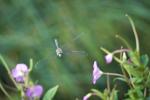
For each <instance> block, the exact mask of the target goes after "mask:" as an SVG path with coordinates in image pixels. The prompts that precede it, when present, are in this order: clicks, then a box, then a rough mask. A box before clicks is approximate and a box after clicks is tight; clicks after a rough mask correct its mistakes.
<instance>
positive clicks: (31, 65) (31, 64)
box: [29, 58, 33, 71]
mask: <svg viewBox="0 0 150 100" xmlns="http://www.w3.org/2000/svg"><path fill="white" fill-rule="evenodd" d="M29 66H30V68H29V71H32V69H33V59H32V58H30V61H29Z"/></svg>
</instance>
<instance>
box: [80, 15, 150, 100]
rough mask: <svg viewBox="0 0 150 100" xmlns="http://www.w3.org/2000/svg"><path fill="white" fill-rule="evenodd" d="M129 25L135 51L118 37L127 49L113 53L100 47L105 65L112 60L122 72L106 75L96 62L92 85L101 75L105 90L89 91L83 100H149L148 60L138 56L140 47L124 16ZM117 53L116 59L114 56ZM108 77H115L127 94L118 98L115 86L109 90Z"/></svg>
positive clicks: (145, 56)
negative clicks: (126, 88)
mask: <svg viewBox="0 0 150 100" xmlns="http://www.w3.org/2000/svg"><path fill="white" fill-rule="evenodd" d="M126 16H127V17H128V19H129V21H130V23H131V26H132V29H133V32H134V35H135V40H136V50H134V49H132V48H131V47H130V45H129V44H128V43H127V42H126V41H125V40H124V39H123V38H122V37H120V36H118V35H117V36H116V37H117V38H119V39H121V40H123V42H124V43H125V44H126V45H127V47H128V48H127V49H123V48H121V49H120V50H115V51H114V52H109V51H108V50H106V49H105V48H103V47H101V50H102V51H104V52H105V53H106V54H107V55H106V56H105V57H104V58H105V61H106V63H107V64H110V63H111V62H112V61H113V59H114V60H115V61H117V62H118V63H119V65H120V68H121V70H122V74H118V73H106V72H103V71H101V70H100V69H99V67H98V65H97V62H96V61H94V64H93V84H96V81H97V80H98V79H99V78H100V77H101V76H103V75H106V76H107V88H105V90H104V91H99V90H97V89H91V92H90V93H88V94H87V95H85V96H84V97H83V100H88V99H89V98H90V97H91V96H94V95H95V96H98V97H99V98H100V99H102V100H119V99H126V100H149V99H150V69H149V67H148V61H149V58H148V56H147V55H141V54H140V46H139V39H138V35H137V32H136V29H135V26H134V23H133V20H132V19H131V17H130V16H128V15H126ZM117 53H119V54H120V56H119V57H118V56H117V55H116V54H117ZM110 76H116V79H115V80H120V81H123V82H125V83H126V84H127V85H128V90H127V93H126V94H125V95H124V97H121V98H119V91H118V90H117V89H116V88H117V85H115V86H114V87H113V88H112V89H111V88H110V80H109V77H110Z"/></svg>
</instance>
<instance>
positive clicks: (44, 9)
mask: <svg viewBox="0 0 150 100" xmlns="http://www.w3.org/2000/svg"><path fill="white" fill-rule="evenodd" d="M125 14H129V15H130V16H131V17H132V19H133V20H134V22H135V26H136V29H137V31H138V33H139V38H140V46H141V52H142V53H143V54H145V53H147V54H148V55H150V52H149V51H150V44H149V38H150V33H149V32H150V1H149V0H0V53H1V54H2V55H3V56H4V58H5V60H6V61H7V63H8V64H9V66H10V69H11V68H13V67H15V65H16V64H17V63H25V64H27V65H29V59H30V58H33V59H34V69H33V71H32V73H31V77H32V79H33V81H34V82H37V83H39V84H42V85H43V86H44V90H45V91H46V90H47V89H48V88H50V87H52V86H54V85H57V84H58V85H59V86H60V87H59V90H58V92H57V95H56V96H55V98H54V100H75V98H79V99H82V97H83V96H84V95H85V94H86V93H88V92H89V91H90V89H91V88H98V89H104V87H105V84H106V82H105V81H106V80H105V77H102V78H101V79H100V80H99V81H98V83H97V85H96V86H94V85H92V64H93V61H94V60H97V61H98V62H99V65H100V68H101V69H102V70H103V71H106V72H108V71H110V72H119V71H120V69H119V67H118V64H116V63H115V62H113V63H112V64H110V65H106V64H105V62H104V53H103V52H102V51H101V50H100V47H101V46H103V47H105V48H107V49H108V50H110V51H113V50H115V49H118V48H120V47H121V46H124V45H123V43H122V42H121V41H120V40H119V39H117V38H115V35H116V34H119V35H121V36H122V37H124V38H125V39H126V40H127V41H128V42H129V43H130V44H131V46H132V47H133V48H135V39H134V35H133V32H132V28H131V25H130V23H129V21H128V19H127V18H126V17H125ZM54 38H57V39H58V42H59V45H60V46H61V47H62V48H63V50H64V51H65V50H66V53H64V55H63V57H62V58H59V57H57V56H56V54H55V49H56V48H55V44H54ZM124 47H125V46H124ZM74 50H77V51H78V50H79V51H84V52H85V53H71V51H74ZM69 52H70V53H69ZM0 72H1V73H0V77H1V78H0V79H1V82H2V83H3V84H4V85H5V86H6V85H8V86H12V84H11V82H10V81H9V79H8V77H7V73H6V71H5V69H4V67H3V66H2V64H1V65H0ZM117 84H118V85H120V86H122V84H123V83H117ZM5 88H6V89H7V90H8V91H9V92H10V93H12V95H14V94H15V92H13V91H12V90H11V89H9V88H8V87H7V86H6V87H5ZM122 88H124V87H121V89H122ZM119 89H120V88H119ZM124 91H126V90H125V88H124ZM124 91H123V90H122V91H120V98H121V97H122V96H123V93H124ZM0 94H1V97H0V98H3V100H4V96H3V93H2V92H1V93H0ZM95 99H96V98H95ZM0 100H1V99H0Z"/></svg>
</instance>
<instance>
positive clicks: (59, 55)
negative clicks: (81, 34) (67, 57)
mask: <svg viewBox="0 0 150 100" xmlns="http://www.w3.org/2000/svg"><path fill="white" fill-rule="evenodd" d="M62 54H63V51H62V49H61V48H57V49H56V55H57V56H58V57H61V56H62Z"/></svg>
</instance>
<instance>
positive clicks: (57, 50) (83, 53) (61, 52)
mask: <svg viewBox="0 0 150 100" xmlns="http://www.w3.org/2000/svg"><path fill="white" fill-rule="evenodd" d="M54 43H55V46H56V51H55V52H56V55H57V56H58V57H59V58H61V57H62V56H63V55H64V51H63V49H62V48H61V47H60V46H59V44H58V40H57V39H56V38H55V39H54ZM68 53H69V52H68ZM71 53H76V54H77V53H78V54H80V55H87V53H86V52H85V51H75V50H74V51H71Z"/></svg>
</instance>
